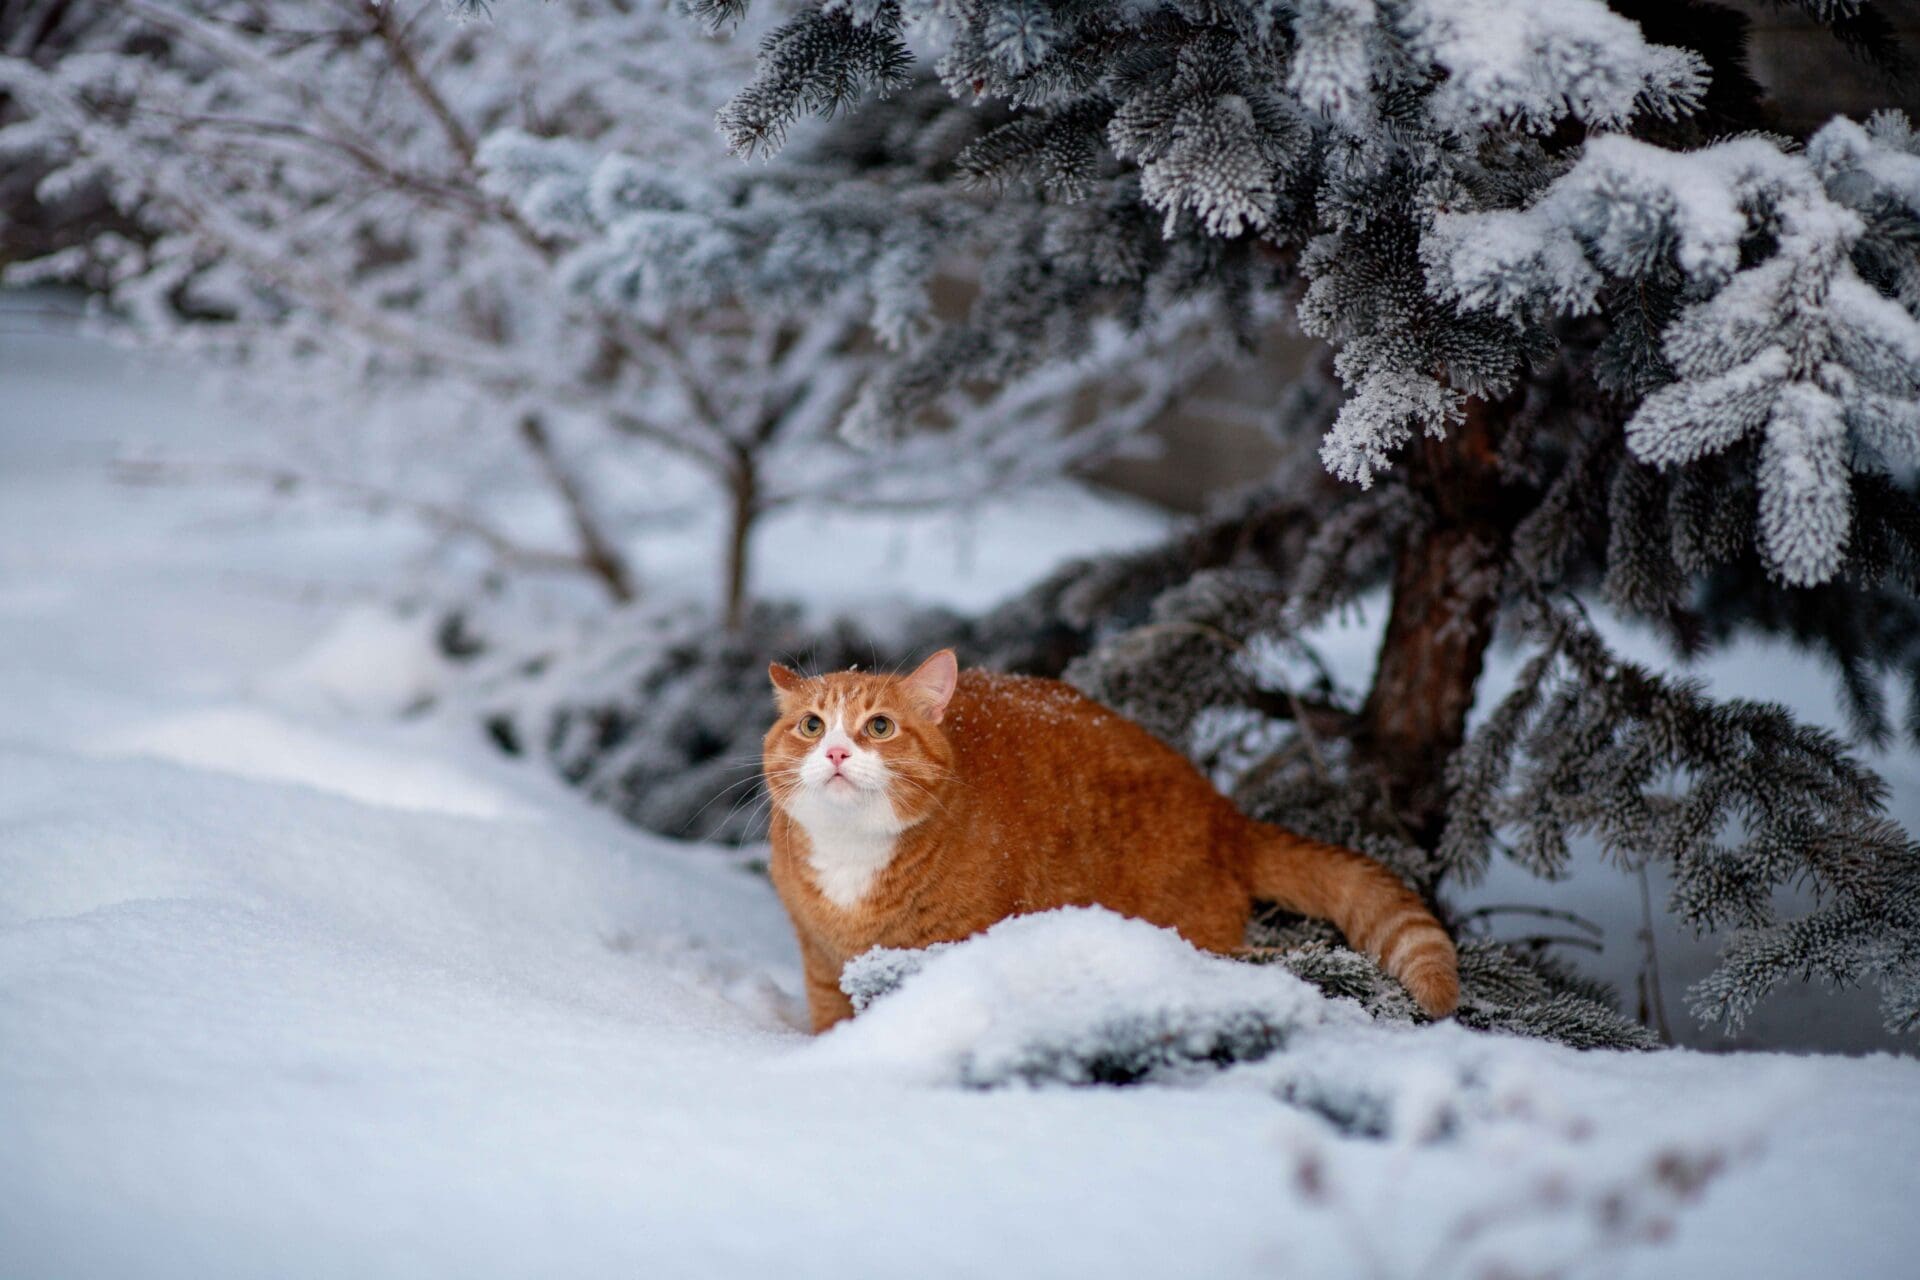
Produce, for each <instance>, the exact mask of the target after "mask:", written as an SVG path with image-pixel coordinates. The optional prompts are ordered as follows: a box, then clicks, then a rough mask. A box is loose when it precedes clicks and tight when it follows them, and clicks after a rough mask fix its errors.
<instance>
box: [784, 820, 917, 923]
mask: <svg viewBox="0 0 1920 1280" xmlns="http://www.w3.org/2000/svg"><path fill="white" fill-rule="evenodd" d="M795 801H796V802H795V803H794V804H792V805H791V806H790V807H789V808H788V810H787V812H788V815H789V816H790V817H792V818H793V820H794V821H795V822H796V823H798V824H799V826H800V829H801V830H802V831H804V832H805V833H806V836H807V857H806V863H807V869H808V870H809V871H810V872H812V874H813V883H814V885H815V886H816V887H817V888H818V889H819V890H820V892H821V894H823V895H824V896H825V897H826V899H827V901H829V902H831V903H833V905H834V906H836V907H841V908H846V907H851V906H853V905H854V904H856V903H858V902H859V901H860V900H861V899H862V898H864V897H866V896H867V893H868V891H869V890H871V889H872V888H873V882H874V880H875V878H876V877H878V876H879V874H880V872H881V871H882V870H884V869H885V867H886V865H887V864H888V863H889V862H891V861H893V848H894V843H895V842H896V841H897V840H898V839H899V836H900V832H901V830H902V827H901V825H900V820H899V819H898V818H896V817H895V816H894V813H893V805H892V804H891V803H889V802H888V800H887V798H886V797H885V796H884V795H880V796H875V797H874V798H873V800H872V801H868V802H865V803H861V804H853V805H849V804H839V803H833V802H830V801H823V800H814V799H812V798H810V797H804V796H800V797H795Z"/></svg>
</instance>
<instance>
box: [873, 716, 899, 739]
mask: <svg viewBox="0 0 1920 1280" xmlns="http://www.w3.org/2000/svg"><path fill="white" fill-rule="evenodd" d="M893 729H894V724H893V721H891V720H889V719H887V718H886V717H885V716H875V717H874V718H873V719H871V720H869V721H867V736H868V737H869V738H891V737H892V736H893Z"/></svg>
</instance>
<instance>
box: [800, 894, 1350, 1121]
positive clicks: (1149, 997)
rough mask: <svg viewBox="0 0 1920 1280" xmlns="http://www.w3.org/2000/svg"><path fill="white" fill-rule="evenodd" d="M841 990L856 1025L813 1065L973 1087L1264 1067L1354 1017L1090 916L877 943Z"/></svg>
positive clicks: (1035, 919) (1287, 984)
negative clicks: (919, 942) (901, 944)
mask: <svg viewBox="0 0 1920 1280" xmlns="http://www.w3.org/2000/svg"><path fill="white" fill-rule="evenodd" d="M841 985H842V986H843V987H844V988H845V989H846V990H847V992H848V994H849V995H850V996H851V997H852V998H853V999H854V1002H855V1005H856V1007H858V1008H860V1009H861V1013H860V1016H859V1017H858V1018H857V1019H855V1020H854V1021H852V1022H848V1023H844V1024H842V1025H841V1026H840V1027H838V1028H836V1029H835V1030H834V1031H833V1032H832V1034H830V1035H828V1036H827V1037H825V1038H824V1039H823V1040H821V1041H820V1042H819V1044H818V1045H817V1046H816V1047H815V1048H814V1050H813V1052H812V1054H811V1055H810V1056H811V1058H812V1059H813V1060H814V1061H815V1062H820V1063H828V1064H832V1065H836V1066H880V1067H883V1068H885V1069H887V1070H888V1071H889V1072H892V1073H897V1074H901V1075H905V1076H907V1077H909V1078H912V1079H915V1080H919V1081H922V1082H926V1083H955V1084H961V1085H965V1086H968V1087H973V1088H992V1087H994V1086H998V1085H1005V1084H1012V1083H1017V1082H1025V1083H1029V1084H1037V1083H1042V1082H1048V1081H1056V1082H1061V1083H1066V1084H1132V1083H1136V1082H1140V1081H1147V1080H1153V1081H1164V1080H1177V1079H1180V1078H1183V1077H1185V1076H1189V1075H1191V1074H1193V1073H1195V1072H1197V1071H1200V1070H1204V1069H1207V1068H1209V1067H1217V1066H1223V1065H1226V1064H1228V1063H1231V1062H1243V1061H1252V1060H1257V1059H1259V1058H1263V1057H1265V1056H1266V1055H1268V1054H1269V1053H1272V1052H1273V1051H1274V1050H1276V1049H1278V1048H1280V1047H1281V1046H1283V1045H1284V1044H1286V1043H1287V1041H1288V1040H1289V1038H1290V1037H1291V1036H1292V1035H1293V1033H1294V1032H1295V1031H1296V1030H1298V1029H1300V1028H1303V1027H1307V1026H1313V1025H1318V1024H1321V1023H1326V1022H1329V1021H1336V1022H1364V1021H1366V1017H1365V1015H1364V1014H1363V1013H1361V1012H1360V1011H1359V1010H1358V1009H1357V1008H1355V1007H1353V1006H1350V1005H1345V1004H1340V1003H1336V1002H1334V1001H1330V1000H1328V999H1327V998H1326V997H1324V996H1322V995H1321V994H1320V993H1319V992H1318V991H1316V990H1314V988H1312V987H1311V986H1309V985H1307V984H1306V983H1305V982H1302V981H1301V980H1300V979H1298V978H1296V977H1294V976H1293V975H1292V974H1290V973H1287V972H1285V971H1284V970H1281V969H1278V968H1274V967H1270V966H1256V965H1247V964H1241V963H1238V962H1235V961H1232V960H1226V959H1222V958H1221V957H1218V956H1213V955H1208V954H1207V953H1205V952H1202V951H1199V950H1197V949H1196V948H1194V947H1193V946H1191V945H1190V944H1189V943H1187V942H1186V941H1185V940H1183V939H1182V938H1181V937H1180V935H1178V934H1177V933H1175V932H1173V931H1172V930H1171V929H1162V928H1158V927H1156V926H1154V925H1150V924H1147V923H1145V922H1143V921H1140V920H1130V919H1127V918H1125V917H1123V916H1119V915H1116V914H1114V913H1113V912H1111V911H1107V910H1105V909H1103V908H1099V907H1086V908H1083V907H1068V908H1062V909H1060V910H1057V911H1046V912H1041V913H1038V914H1035V915H1029V916H1018V917H1015V918H1013V919H1011V920H1004V921H1002V922H1001V923H999V924H997V925H995V926H994V927H993V928H991V929H989V930H987V931H986V932H985V933H983V934H981V935H979V936H978V937H975V938H970V939H968V940H967V941H965V942H960V943H953V944H949V945H945V946H939V947H932V948H928V949H927V950H924V951H899V950H889V949H886V948H879V949H876V950H874V951H870V952H868V953H867V954H866V955H864V956H860V957H858V958H857V959H855V960H854V961H853V962H852V963H850V964H849V965H848V966H847V969H846V972H845V973H844V974H843V975H842V977H841Z"/></svg>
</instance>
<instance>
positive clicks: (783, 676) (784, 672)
mask: <svg viewBox="0 0 1920 1280" xmlns="http://www.w3.org/2000/svg"><path fill="white" fill-rule="evenodd" d="M767 679H769V680H771V681H773V687H774V688H776V689H778V690H779V691H780V692H781V693H792V692H793V691H794V690H795V689H798V688H799V687H800V683H801V676H800V673H799V672H798V671H794V670H791V669H789V668H787V667H783V666H781V665H780V664H779V663H777V662H769V663H768V664H767Z"/></svg>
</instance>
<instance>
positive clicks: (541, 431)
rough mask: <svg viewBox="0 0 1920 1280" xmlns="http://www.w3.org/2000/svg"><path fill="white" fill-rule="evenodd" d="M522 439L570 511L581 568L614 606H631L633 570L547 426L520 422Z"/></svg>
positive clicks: (528, 418)
mask: <svg viewBox="0 0 1920 1280" xmlns="http://www.w3.org/2000/svg"><path fill="white" fill-rule="evenodd" d="M520 438H521V439H522V440H523V441H525V442H526V445H527V448H528V449H530V450H532V451H533V455H534V457H535V458H536V459H538V460H539V463H540V468H541V471H542V472H543V473H544V474H545V475H546V477H547V482H548V483H549V484H551V485H552V486H553V490H554V494H555V496H557V497H558V498H559V499H560V505H561V506H562V507H563V508H564V509H565V510H566V513H567V521H568V523H569V524H571V525H572V526H573V534H574V541H575V542H576V543H577V544H578V548H579V552H578V554H579V558H580V567H581V568H582V569H584V570H585V571H586V572H587V573H588V574H589V575H590V576H591V577H593V578H594V579H596V580H597V581H598V582H599V583H600V585H601V586H603V587H605V588H606V591H607V594H608V595H609V596H612V597H613V600H614V603H616V604H631V603H632V602H633V601H634V600H635V599H637V598H638V597H639V594H640V592H639V588H638V587H637V586H636V585H635V583H634V579H633V569H632V567H631V566H630V565H628V563H627V558H626V557H625V556H624V555H622V554H621V553H620V549H619V548H618V547H616V546H615V545H614V544H613V540H612V539H611V538H609V537H608V536H607V534H606V532H605V531H604V530H603V529H601V527H600V518H599V516H598V514H597V513H596V512H595V511H594V508H593V504H592V502H590V501H589V500H588V498H587V493H586V491H585V490H584V489H582V488H581V487H580V484H579V482H578V481H577V480H576V479H575V478H574V475H573V473H572V472H571V471H569V470H568V469H567V467H566V464H565V463H563V462H562V461H561V460H560V456H559V455H558V454H557V453H555V452H554V448H553V440H552V438H551V437H550V436H548V434H547V427H546V424H545V423H544V422H542V421H540V419H539V417H538V416H537V415H535V414H531V413H529V414H527V415H525V416H524V417H522V418H521V419H520Z"/></svg>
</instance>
